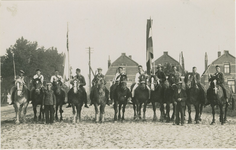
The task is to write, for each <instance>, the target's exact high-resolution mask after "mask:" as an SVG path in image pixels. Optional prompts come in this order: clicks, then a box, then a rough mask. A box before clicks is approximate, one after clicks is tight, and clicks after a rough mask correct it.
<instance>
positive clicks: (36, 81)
mask: <svg viewBox="0 0 236 150" xmlns="http://www.w3.org/2000/svg"><path fill="white" fill-rule="evenodd" d="M42 84H43V83H42V82H41V80H40V79H34V80H33V86H34V87H35V91H36V93H38V94H39V93H40V90H41V88H42Z"/></svg>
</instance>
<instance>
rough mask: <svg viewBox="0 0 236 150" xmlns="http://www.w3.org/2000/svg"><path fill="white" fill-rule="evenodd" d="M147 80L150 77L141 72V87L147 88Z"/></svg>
mask: <svg viewBox="0 0 236 150" xmlns="http://www.w3.org/2000/svg"><path fill="white" fill-rule="evenodd" d="M147 80H148V78H147V77H146V76H145V75H144V74H141V75H140V77H139V83H140V87H141V88H142V89H145V88H146V84H147Z"/></svg>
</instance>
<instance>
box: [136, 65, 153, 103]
mask: <svg viewBox="0 0 236 150" xmlns="http://www.w3.org/2000/svg"><path fill="white" fill-rule="evenodd" d="M141 74H144V71H143V66H141V65H139V66H138V73H136V75H135V80H134V81H135V85H134V87H133V90H132V97H134V91H135V89H136V88H137V87H138V86H139V82H140V81H139V78H140V75H141ZM146 87H147V89H148V92H149V97H148V99H149V100H150V97H151V90H150V88H149V87H148V86H147V85H146Z"/></svg>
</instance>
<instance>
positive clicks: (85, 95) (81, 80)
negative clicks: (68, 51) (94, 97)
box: [67, 68, 89, 108]
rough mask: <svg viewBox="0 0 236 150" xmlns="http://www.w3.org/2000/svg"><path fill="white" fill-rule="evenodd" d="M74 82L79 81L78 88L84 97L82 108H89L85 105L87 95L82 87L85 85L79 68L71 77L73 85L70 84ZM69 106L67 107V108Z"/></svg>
mask: <svg viewBox="0 0 236 150" xmlns="http://www.w3.org/2000/svg"><path fill="white" fill-rule="evenodd" d="M74 80H78V81H79V88H80V89H81V90H82V91H83V96H84V104H85V106H84V107H86V108H89V107H88V105H87V93H86V91H85V88H84V86H85V85H86V82H85V79H84V76H82V75H81V70H80V69H79V68H77V69H76V75H75V76H74V77H73V79H72V81H71V84H73V83H72V82H73V81H74ZM70 90H73V88H71V89H70ZM68 103H70V102H68ZM69 105H70V104H69ZM69 105H68V106H67V107H69Z"/></svg>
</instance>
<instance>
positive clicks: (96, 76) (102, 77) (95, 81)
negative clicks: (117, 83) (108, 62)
mask: <svg viewBox="0 0 236 150" xmlns="http://www.w3.org/2000/svg"><path fill="white" fill-rule="evenodd" d="M97 72H98V73H97V74H96V75H95V76H94V78H93V80H92V84H93V86H92V89H91V94H90V99H91V103H90V106H91V105H92V104H93V98H92V97H93V92H94V90H95V89H94V88H96V84H97V81H98V80H99V79H104V81H105V83H104V84H105V85H106V80H105V76H104V75H103V74H102V68H98V69H97ZM105 95H106V99H107V102H106V103H107V104H108V105H109V91H108V89H107V88H106V87H105Z"/></svg>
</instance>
